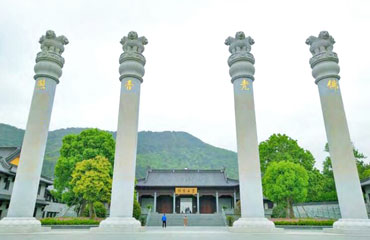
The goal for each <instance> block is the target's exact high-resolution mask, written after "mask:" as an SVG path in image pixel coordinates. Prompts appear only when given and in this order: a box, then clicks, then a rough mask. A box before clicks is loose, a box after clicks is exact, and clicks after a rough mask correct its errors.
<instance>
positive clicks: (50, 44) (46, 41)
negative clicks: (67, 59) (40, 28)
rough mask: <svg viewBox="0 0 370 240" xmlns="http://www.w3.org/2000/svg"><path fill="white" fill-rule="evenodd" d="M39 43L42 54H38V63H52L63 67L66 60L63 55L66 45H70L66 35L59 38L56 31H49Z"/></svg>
mask: <svg viewBox="0 0 370 240" xmlns="http://www.w3.org/2000/svg"><path fill="white" fill-rule="evenodd" d="M39 43H40V44H41V52H39V53H38V54H37V57H36V62H39V61H43V60H46V61H52V62H55V63H57V64H58V65H60V67H63V65H64V58H63V57H62V56H61V55H62V53H63V52H64V45H67V44H68V43H69V41H68V39H67V38H66V37H65V36H64V35H61V36H59V37H57V36H56V34H55V32H54V31H52V30H48V31H46V34H45V35H43V36H42V37H41V38H40V40H39Z"/></svg>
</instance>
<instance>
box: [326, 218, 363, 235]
mask: <svg viewBox="0 0 370 240" xmlns="http://www.w3.org/2000/svg"><path fill="white" fill-rule="evenodd" d="M323 231H324V232H327V233H342V234H351V235H367V236H368V235H370V219H351V218H346V219H343V218H342V219H339V220H338V221H336V222H335V223H334V224H333V228H326V229H324V230H323Z"/></svg>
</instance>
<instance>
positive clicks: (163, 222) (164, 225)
mask: <svg viewBox="0 0 370 240" xmlns="http://www.w3.org/2000/svg"><path fill="white" fill-rule="evenodd" d="M166 227H167V217H166V214H165V213H163V216H162V228H166Z"/></svg>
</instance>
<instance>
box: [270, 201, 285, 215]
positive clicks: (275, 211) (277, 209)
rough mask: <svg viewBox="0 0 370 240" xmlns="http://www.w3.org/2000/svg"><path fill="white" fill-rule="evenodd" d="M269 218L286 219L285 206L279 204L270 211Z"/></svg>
mask: <svg viewBox="0 0 370 240" xmlns="http://www.w3.org/2000/svg"><path fill="white" fill-rule="evenodd" d="M271 217H273V218H286V204H284V203H279V204H277V205H276V206H275V207H274V208H273V209H272V214H271Z"/></svg>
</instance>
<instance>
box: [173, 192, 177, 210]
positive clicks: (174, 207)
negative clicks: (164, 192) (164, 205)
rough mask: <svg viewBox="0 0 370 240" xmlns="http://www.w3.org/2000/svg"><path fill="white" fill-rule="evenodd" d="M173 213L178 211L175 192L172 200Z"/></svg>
mask: <svg viewBox="0 0 370 240" xmlns="http://www.w3.org/2000/svg"><path fill="white" fill-rule="evenodd" d="M172 205H173V206H172V213H173V214H175V213H176V193H175V192H173V202H172Z"/></svg>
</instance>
